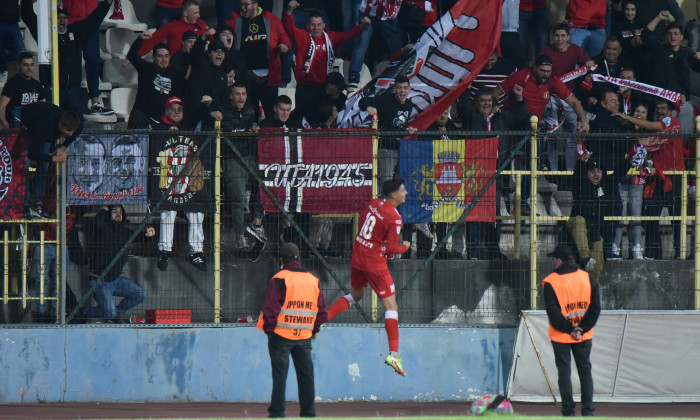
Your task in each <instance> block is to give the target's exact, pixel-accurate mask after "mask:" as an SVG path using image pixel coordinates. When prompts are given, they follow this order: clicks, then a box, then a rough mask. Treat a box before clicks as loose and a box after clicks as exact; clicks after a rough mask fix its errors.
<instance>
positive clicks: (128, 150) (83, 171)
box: [67, 134, 149, 205]
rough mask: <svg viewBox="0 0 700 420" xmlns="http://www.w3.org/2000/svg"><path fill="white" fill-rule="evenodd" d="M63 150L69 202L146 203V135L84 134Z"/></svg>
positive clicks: (71, 203)
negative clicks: (66, 157) (65, 161)
mask: <svg viewBox="0 0 700 420" xmlns="http://www.w3.org/2000/svg"><path fill="white" fill-rule="evenodd" d="M67 153H68V191H67V192H68V195H67V201H68V204H69V205H74V204H77V205H82V204H89V205H103V204H146V199H147V195H146V164H147V162H148V155H149V151H148V136H145V135H129V134H99V135H89V134H84V135H82V136H80V137H78V138H77V139H75V141H74V142H73V143H72V144H71V145H70V147H69V148H68V151H67Z"/></svg>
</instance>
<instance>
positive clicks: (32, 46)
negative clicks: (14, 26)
mask: <svg viewBox="0 0 700 420" xmlns="http://www.w3.org/2000/svg"><path fill="white" fill-rule="evenodd" d="M22 33H23V34H24V49H25V50H26V51H29V52H33V53H34V54H37V53H38V51H39V46H38V45H37V43H36V40H35V39H34V37H33V36H32V34H31V33H30V32H29V29H28V28H26V27H25V28H24V29H23V30H22Z"/></svg>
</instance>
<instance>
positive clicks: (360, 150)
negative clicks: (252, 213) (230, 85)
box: [258, 129, 372, 213]
mask: <svg viewBox="0 0 700 420" xmlns="http://www.w3.org/2000/svg"><path fill="white" fill-rule="evenodd" d="M344 131H346V130H335V132H332V133H326V134H323V135H317V134H313V133H314V132H318V131H317V130H304V131H302V132H298V133H297V132H294V133H288V132H284V131H282V130H278V129H262V130H261V131H260V137H259V140H258V175H259V176H260V178H261V179H262V181H263V182H264V184H265V185H266V186H267V187H268V188H269V189H270V190H271V191H272V193H273V194H274V195H275V197H276V198H277V200H279V202H280V203H281V204H282V205H283V206H284V209H285V210H286V211H290V212H294V213H354V212H358V211H360V210H362V208H363V206H364V205H365V204H367V202H368V201H369V200H370V199H371V196H372V132H371V131H370V130H368V131H367V135H366V136H349V135H347V134H344V133H343V132H344ZM353 131H357V130H353ZM260 198H261V202H262V205H263V208H264V209H265V211H267V212H279V209H278V208H277V207H276V206H275V204H274V203H273V202H272V200H271V199H270V197H268V196H267V194H265V191H263V189H262V188H261V189H260Z"/></svg>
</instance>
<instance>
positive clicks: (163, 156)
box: [149, 132, 213, 212]
mask: <svg viewBox="0 0 700 420" xmlns="http://www.w3.org/2000/svg"><path fill="white" fill-rule="evenodd" d="M205 140H206V137H203V136H197V137H194V136H193V137H190V136H183V135H179V134H177V132H174V134H166V135H163V134H161V135H151V149H152V151H151V162H150V164H149V166H150V169H151V171H150V172H151V173H150V177H151V182H150V187H151V194H150V195H151V202H152V203H154V204H155V203H156V202H157V201H158V200H160V198H161V197H162V196H163V194H166V193H167V197H166V198H165V200H164V201H163V203H162V204H161V206H160V210H184V211H188V212H207V211H209V210H210V209H211V204H212V201H213V200H212V191H211V189H212V188H211V179H212V173H213V170H212V169H213V159H212V151H213V147H207V148H206V149H204V150H202V151H201V152H200V153H199V155H197V156H195V155H196V154H197V152H198V151H199V150H200V148H201V147H202V143H204V141H205ZM210 144H213V143H210ZM171 184H174V185H173V188H172V190H170V191H169V192H168V189H169V188H170V186H171Z"/></svg>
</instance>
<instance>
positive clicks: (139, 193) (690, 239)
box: [0, 122, 700, 325]
mask: <svg viewBox="0 0 700 420" xmlns="http://www.w3.org/2000/svg"><path fill="white" fill-rule="evenodd" d="M533 128H536V122H533ZM404 135H405V133H397V132H378V131H362V130H354V131H353V130H342V131H340V130H330V131H318V130H313V131H305V132H303V133H301V132H291V133H290V132H284V133H283V132H271V131H262V132H260V133H249V132H246V133H220V132H175V133H173V132H134V131H130V132H116V131H109V132H105V131H87V130H86V132H85V133H84V134H83V135H82V136H81V138H80V139H79V140H77V141H76V142H75V143H74V145H73V146H72V147H73V149H71V153H69V162H68V164H67V165H65V164H62V165H59V166H58V167H53V166H52V167H51V168H50V170H49V173H50V174H56V179H57V182H56V183H55V186H53V183H52V182H49V189H48V191H49V193H48V194H46V196H45V197H44V207H45V208H49V209H50V208H51V206H50V205H47V204H49V203H50V202H51V200H55V203H57V204H58V205H54V206H53V207H55V208H56V209H57V211H56V212H54V213H51V214H49V217H50V218H49V219H41V220H36V219H34V220H29V219H21V220H11V221H3V222H2V224H1V225H0V226H2V227H1V229H2V258H3V260H2V261H3V264H2V267H1V269H0V271H1V272H2V282H1V284H2V295H1V296H0V301H1V302H2V306H0V307H1V308H2V312H1V314H2V321H3V322H5V323H37V322H50V323H54V322H55V323H61V324H63V323H76V322H79V323H82V322H124V323H128V322H135V323H141V322H145V321H148V322H153V321H154V320H155V321H156V322H164V323H178V322H187V321H191V322H195V323H226V322H252V321H253V320H254V319H255V318H256V316H257V313H258V312H259V310H260V307H261V305H262V301H263V298H264V294H265V290H266V288H267V283H268V281H269V279H270V278H271V277H272V275H273V274H274V273H275V272H276V271H277V270H278V269H279V261H278V259H277V255H276V252H277V250H278V249H279V246H280V245H281V244H282V243H284V242H288V241H293V242H295V243H297V244H299V246H300V249H301V250H302V259H303V263H304V265H305V266H306V267H308V268H310V269H311V270H312V271H313V272H314V273H315V274H316V275H317V276H318V277H319V278H320V279H321V284H322V288H323V291H324V294H325V295H326V299H327V300H328V301H329V303H331V302H333V301H334V300H335V299H336V298H338V297H340V296H342V295H344V294H345V293H347V291H348V289H349V288H350V284H349V283H350V257H351V255H352V244H353V241H354V237H355V233H356V231H357V215H358V212H359V211H361V210H362V209H363V208H364V206H365V205H366V204H367V202H369V200H370V199H371V198H373V197H376V196H377V195H378V192H379V185H380V184H381V181H382V176H383V173H382V171H385V172H384V175H385V174H386V171H387V169H386V167H387V165H393V164H394V163H395V161H394V160H391V159H387V154H386V150H384V147H383V146H385V145H386V144H387V143H386V142H385V140H386V139H393V138H395V137H397V136H402V137H403V136H404ZM495 135H498V138H499V140H496V141H495V142H494V141H493V140H492V141H490V142H489V141H488V140H483V139H489V138H492V137H494V136H495ZM568 136H570V134H569V135H568ZM589 136H590V137H591V138H592V136H593V135H589ZM596 136H604V137H606V138H610V139H619V141H624V142H628V143H630V144H632V143H634V141H635V139H637V138H638V137H639V135H638V134H636V133H610V134H596ZM545 137H546V141H549V142H552V141H557V140H561V142H565V140H562V139H565V138H566V137H567V135H564V134H551V133H550V134H547V135H546V136H544V135H543V134H542V133H539V132H538V131H536V130H533V131H531V132H530V131H528V132H507V133H493V132H487V133H475V132H463V131H455V132H433V133H430V132H425V133H416V135H415V136H413V137H410V138H404V139H403V140H401V141H400V142H399V143H400V144H401V146H400V147H398V149H396V153H394V156H396V157H398V164H397V165H396V167H395V170H396V171H395V172H396V173H397V174H398V175H400V176H401V177H402V178H403V180H404V184H405V186H406V189H407V190H408V196H407V202H406V203H405V204H404V205H403V206H401V208H400V210H401V213H402V217H403V218H404V222H405V223H404V228H403V232H402V239H404V240H409V241H411V242H412V247H411V250H410V252H409V253H407V254H406V255H404V256H403V257H401V256H390V258H389V260H388V264H389V267H390V270H391V272H392V275H393V277H394V281H395V283H396V285H397V297H398V302H399V307H400V308H401V309H400V310H401V319H402V322H416V323H426V322H443V323H470V324H500V325H504V324H505V325H514V323H515V319H516V317H517V314H518V313H519V311H520V310H522V309H534V308H537V307H538V305H539V306H540V307H541V305H542V302H541V300H539V299H538V287H539V284H538V283H539V281H540V280H541V279H542V278H543V277H544V276H545V275H546V274H548V272H549V271H550V266H549V264H548V263H547V262H546V258H545V256H544V255H545V253H546V252H548V251H550V250H552V249H553V248H554V246H555V245H556V244H557V243H560V242H567V243H570V244H571V246H572V248H573V249H574V250H576V251H577V253H578V254H579V262H580V263H581V264H582V265H584V266H585V265H586V263H587V262H589V260H588V259H589V258H594V259H596V262H597V268H594V267H589V268H590V269H591V273H593V274H594V275H595V276H597V277H598V279H599V281H600V282H601V284H602V286H603V291H604V293H605V294H606V295H605V296H603V302H604V305H605V307H607V308H614V309H693V308H697V306H698V302H700V299H698V296H697V290H699V289H700V288H698V287H697V284H698V279H700V270H699V267H698V266H697V261H698V260H699V259H698V258H697V256H696V254H697V253H698V252H700V246H698V243H697V241H698V239H699V238H698V236H697V235H694V234H693V233H694V232H695V231H696V230H695V224H696V219H695V214H696V212H697V210H698V206H699V205H700V200H698V198H697V196H696V195H694V188H693V185H694V184H695V180H696V179H697V173H696V172H695V171H694V168H695V162H696V161H697V156H693V157H692V158H690V159H688V158H687V156H686V157H685V158H686V159H685V161H686V163H687V164H688V165H687V167H688V170H684V171H666V172H665V173H664V174H663V176H664V177H665V178H663V179H662V178H661V176H660V174H657V175H656V178H655V179H656V180H657V182H663V183H665V182H666V181H665V179H669V180H671V181H672V182H674V184H673V186H672V187H670V189H669V187H666V188H665V189H664V188H662V190H663V192H664V193H666V195H665V196H664V197H666V199H667V200H666V201H663V200H662V201H660V202H659V200H657V198H658V197H656V196H654V192H653V190H652V191H647V192H646V193H643V194H642V195H648V197H646V196H645V197H644V201H642V202H635V203H634V206H643V207H642V210H641V213H640V212H637V213H632V212H631V209H632V200H631V199H628V201H627V202H628V207H627V211H625V213H623V212H622V210H621V209H620V207H619V205H620V200H619V198H620V197H619V194H620V192H619V190H618V187H619V186H618V185H617V182H619V181H621V180H622V181H623V183H627V184H629V181H630V180H631V179H632V178H633V177H635V176H640V173H639V172H638V171H636V170H635V169H632V170H631V171H629V172H626V173H625V176H624V177H616V178H615V181H616V182H615V186H614V187H613V188H612V191H610V188H609V189H608V191H606V193H607V194H608V195H609V196H610V199H611V200H613V201H615V203H614V204H612V201H611V202H610V203H607V202H606V203H604V204H605V205H610V206H612V207H610V209H611V210H609V211H608V213H606V214H604V215H603V219H604V222H603V223H601V224H600V226H598V228H599V229H600V232H598V233H594V234H593V236H595V235H599V236H598V238H600V237H602V238H605V241H601V242H600V244H598V243H597V242H598V241H597V238H590V237H586V236H585V235H587V234H588V233H590V232H589V231H590V229H589V231H585V230H584V231H583V232H585V233H584V234H583V235H584V238H585V239H581V232H582V231H581V228H582V227H583V226H582V225H580V224H579V225H577V224H576V221H575V219H576V218H575V217H571V214H572V209H576V208H579V210H580V209H581V208H593V207H595V206H601V202H600V201H595V200H593V201H591V202H590V203H589V202H585V201H581V200H582V199H580V198H579V199H577V198H576V197H574V195H575V194H576V193H577V191H578V192H580V190H581V189H582V188H581V187H577V186H576V185H575V182H585V175H584V176H582V175H581V174H580V169H581V168H584V169H586V170H587V168H588V166H585V164H581V165H582V166H580V167H579V173H578V174H577V173H576V171H573V172H572V171H550V170H547V169H546V168H543V162H544V161H545V158H544V156H543V154H542V153H540V152H539V150H543V144H541V143H542V141H543V138H545ZM681 137H682V138H683V139H684V142H685V144H686V145H689V146H695V145H696V144H697V140H696V138H695V137H693V136H690V135H686V136H681ZM478 142H482V143H478ZM477 144H479V146H478V147H477V146H476V145H477ZM538 146H539V149H538ZM549 149H550V151H551V150H552V148H551V147H550V148H549ZM389 150H391V149H389ZM695 150H696V152H695V154H696V155H697V150H698V148H697V147H695ZM596 158H597V157H595V156H594V157H593V158H592V159H591V160H593V161H595V160H596ZM600 158H601V159H602V160H603V161H606V159H605V157H604V156H600ZM549 161H550V162H551V159H550V160H549ZM598 164H599V165H598V166H600V168H601V169H603V172H606V169H608V168H605V166H606V165H605V164H604V163H601V161H598ZM577 165H579V164H578V163H577ZM562 166H564V163H562ZM391 169H394V166H391V167H390V168H389V169H388V170H389V173H391ZM567 169H571V168H567ZM642 169H643V168H642ZM36 174H37V175H34V176H39V171H37V172H36ZM607 176H614V174H609V173H607V172H606V173H605V174H604V175H603V178H605V177H607ZM31 177H32V175H31V173H30V176H29V178H31ZM623 178H624V179H623ZM50 179H51V176H49V180H50ZM649 179H650V180H651V178H649ZM30 184H31V179H30ZM664 185H665V184H664ZM645 188H647V189H648V187H645ZM52 191H55V192H56V194H51V192H52ZM689 192H690V194H689ZM52 196H54V197H52ZM56 197H57V199H56ZM662 198H663V197H662ZM30 204H31V203H30ZM34 204H35V203H34ZM115 204H121V205H122V208H123V209H124V216H125V221H124V222H123V223H119V224H118V225H119V227H118V228H117V227H116V224H115V221H114V220H113V215H112V210H113V206H114V205H115ZM105 206H109V207H105ZM576 212H577V210H574V213H576ZM578 212H580V211H578ZM630 214H634V215H630ZM260 222H262V226H263V228H262V229H260V228H258V227H257V225H259V223H260ZM584 225H585V223H584ZM149 227H153V228H154V230H155V235H154V236H150V237H149V236H147V235H146V233H147V232H148V228H149ZM588 227H589V228H590V226H588ZM123 228H126V229H128V230H124V229H123ZM54 232H57V233H54ZM653 232H658V233H653ZM652 233H653V235H657V236H655V237H654V238H655V239H653V240H652V241H651V242H650V241H649V239H648V237H649V236H650V235H652ZM261 234H262V235H264V236H265V238H260V236H261ZM637 235H642V236H641V237H642V238H643V239H642V244H644V242H646V243H647V249H645V251H646V252H647V256H649V255H650V254H654V255H655V256H656V259H655V260H650V259H639V257H640V254H638V251H639V249H634V245H636V244H635V243H633V239H632V238H636V239H634V241H638V240H639V237H638V236H637ZM589 236H590V235H589ZM259 239H264V241H259ZM122 244H125V246H124V247H122V246H121V245H122ZM263 244H264V246H263ZM584 244H585V246H584ZM692 244H694V246H693V245H692ZM589 245H590V248H589ZM611 245H616V246H617V248H616V249H615V250H613V249H612V248H611ZM583 248H588V249H586V250H584V249H583ZM613 251H615V252H616V253H617V254H618V255H620V256H621V257H622V259H623V260H622V261H611V260H613V258H612V254H611V253H612V252H613ZM652 251H653V252H652ZM164 254H165V256H166V257H167V264H166V263H165V262H164V260H165V258H164ZM599 255H600V256H599ZM676 258H677V259H676ZM691 258H692V259H694V261H695V262H690V261H682V260H687V259H691ZM124 279H126V280H124ZM127 280H128V281H127ZM105 289H108V290H109V299H108V300H110V301H111V303H109V304H107V303H106V302H105V299H107V298H105V297H104V296H107V295H104V296H103V297H100V296H102V295H100V293H101V291H103V290H105ZM640 289H645V290H646V289H650V290H648V291H647V292H645V293H646V294H645V293H642V295H640ZM105 293H107V292H105ZM112 294H113V295H114V296H115V297H114V298H113V297H112ZM121 296H126V297H124V298H122V297H121ZM650 296H654V297H653V298H650ZM120 299H121V300H120ZM105 306H112V307H110V308H107V309H109V310H110V311H112V312H110V313H106V312H105V311H106V309H105ZM122 309H126V310H122ZM381 317H382V309H381V305H379V307H378V306H377V300H376V297H375V296H372V297H367V298H365V299H364V300H363V301H361V302H359V305H358V307H357V310H351V311H347V312H346V313H344V314H341V315H339V316H338V317H337V318H336V320H334V321H335V322H377V321H378V320H380V319H381Z"/></svg>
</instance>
